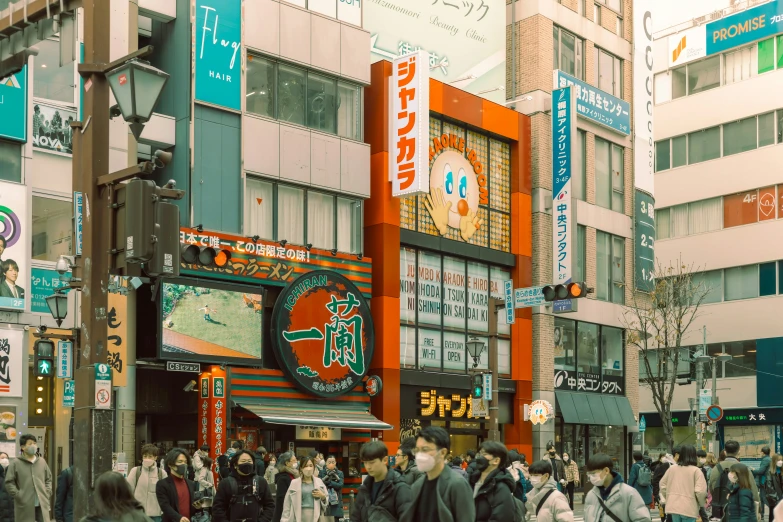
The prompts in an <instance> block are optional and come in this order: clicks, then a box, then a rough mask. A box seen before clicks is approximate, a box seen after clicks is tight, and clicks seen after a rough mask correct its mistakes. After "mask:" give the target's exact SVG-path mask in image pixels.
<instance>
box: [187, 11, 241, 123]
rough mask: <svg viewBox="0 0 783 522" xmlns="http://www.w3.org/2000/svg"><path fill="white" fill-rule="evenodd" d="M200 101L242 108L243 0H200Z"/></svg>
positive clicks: (198, 46) (197, 70) (198, 41)
mask: <svg viewBox="0 0 783 522" xmlns="http://www.w3.org/2000/svg"><path fill="white" fill-rule="evenodd" d="M195 30H196V35H195V38H196V53H195V62H196V63H195V67H196V71H195V80H194V81H195V84H196V100H197V101H203V102H206V103H210V104H213V105H219V106H221V107H226V108H229V109H233V110H235V111H238V110H240V109H241V103H240V97H241V83H242V74H241V72H240V69H241V65H242V53H241V52H240V49H241V46H242V0H197V1H196V25H195Z"/></svg>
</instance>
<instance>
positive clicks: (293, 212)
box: [277, 185, 305, 245]
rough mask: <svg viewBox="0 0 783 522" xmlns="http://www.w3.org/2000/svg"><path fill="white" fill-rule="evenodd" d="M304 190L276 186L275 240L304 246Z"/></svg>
mask: <svg viewBox="0 0 783 522" xmlns="http://www.w3.org/2000/svg"><path fill="white" fill-rule="evenodd" d="M304 215H305V213H304V190H302V189H298V188H294V187H288V186H285V185H278V186H277V240H278V241H280V240H282V239H285V240H286V241H288V242H289V243H294V244H296V245H303V244H304Z"/></svg>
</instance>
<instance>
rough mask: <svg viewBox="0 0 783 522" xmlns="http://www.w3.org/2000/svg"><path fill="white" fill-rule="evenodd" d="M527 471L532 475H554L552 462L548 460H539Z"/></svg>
mask: <svg viewBox="0 0 783 522" xmlns="http://www.w3.org/2000/svg"><path fill="white" fill-rule="evenodd" d="M527 472H528V473H530V474H531V475H544V474H547V475H549V476H550V477H551V476H552V463H551V462H550V461H548V460H537V461H535V462H534V463H532V464H531V465H530V467H529V468H528V469H527Z"/></svg>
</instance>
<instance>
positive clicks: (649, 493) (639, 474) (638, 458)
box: [628, 451, 706, 506]
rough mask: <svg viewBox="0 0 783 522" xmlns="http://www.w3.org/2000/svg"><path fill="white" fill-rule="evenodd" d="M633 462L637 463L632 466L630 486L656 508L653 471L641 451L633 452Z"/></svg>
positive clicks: (629, 478)
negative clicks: (645, 461)
mask: <svg viewBox="0 0 783 522" xmlns="http://www.w3.org/2000/svg"><path fill="white" fill-rule="evenodd" d="M633 460H634V461H635V462H634V464H633V466H631V473H630V474H629V475H628V485H629V486H631V487H632V488H635V489H636V491H638V492H639V495H640V496H641V497H642V500H644V503H645V504H647V505H648V506H654V504H653V488H652V471H650V468H648V467H647V464H645V463H644V455H642V452H641V451H634V452H633ZM705 489H706V484H705Z"/></svg>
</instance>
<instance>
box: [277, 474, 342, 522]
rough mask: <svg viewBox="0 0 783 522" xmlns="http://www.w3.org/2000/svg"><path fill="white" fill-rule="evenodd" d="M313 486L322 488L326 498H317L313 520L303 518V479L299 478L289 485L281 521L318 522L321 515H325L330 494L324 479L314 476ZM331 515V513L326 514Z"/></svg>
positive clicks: (314, 504)
mask: <svg viewBox="0 0 783 522" xmlns="http://www.w3.org/2000/svg"><path fill="white" fill-rule="evenodd" d="M313 487H314V488H317V489H319V490H321V492H322V493H323V494H324V495H325V496H326V498H323V499H321V501H320V502H319V501H318V499H315V502H314V503H313V506H314V509H313V520H312V521H310V520H302V479H301V478H297V479H294V480H292V481H291V485H290V486H289V487H288V491H287V492H286V494H285V500H284V501H283V516H282V517H281V518H280V522H316V521H317V520H318V519H319V518H320V516H321V515H325V513H324V511H325V510H326V508H327V506H328V505H329V494H328V493H327V490H326V486H325V485H324V481H323V480H321V479H320V478H318V477H313ZM326 516H330V515H326Z"/></svg>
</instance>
